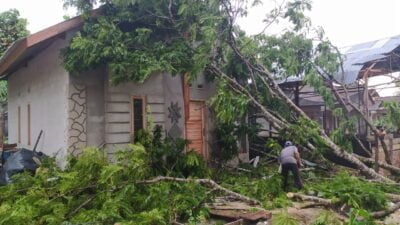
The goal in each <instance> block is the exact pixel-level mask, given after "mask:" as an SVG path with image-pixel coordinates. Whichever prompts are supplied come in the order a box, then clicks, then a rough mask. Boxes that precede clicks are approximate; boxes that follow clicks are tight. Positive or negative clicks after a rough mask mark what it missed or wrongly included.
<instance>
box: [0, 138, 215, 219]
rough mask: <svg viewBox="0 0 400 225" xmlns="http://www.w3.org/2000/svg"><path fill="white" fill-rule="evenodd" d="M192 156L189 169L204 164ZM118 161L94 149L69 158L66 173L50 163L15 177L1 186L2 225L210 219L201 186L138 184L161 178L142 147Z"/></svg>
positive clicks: (167, 183)
mask: <svg viewBox="0 0 400 225" xmlns="http://www.w3.org/2000/svg"><path fill="white" fill-rule="evenodd" d="M190 157H192V156H188V157H187V158H185V160H184V161H185V163H186V164H185V165H188V166H189V165H191V166H192V167H193V168H195V167H196V165H199V164H196V163H194V162H193V161H195V160H193V159H190V160H189V158H190ZM116 158H117V162H116V163H114V164H110V163H108V162H107V157H106V154H105V153H104V152H103V151H101V150H98V149H91V148H89V149H85V150H84V151H83V154H82V155H81V156H79V157H77V158H75V157H72V158H70V159H69V166H68V167H67V168H66V169H65V170H64V171H61V170H59V169H58V168H57V167H56V166H55V165H54V163H52V162H47V163H44V164H43V165H42V166H41V167H40V168H39V169H38V171H37V173H36V175H35V176H31V175H29V174H18V175H16V176H15V177H14V183H12V184H10V185H8V186H3V187H0V202H1V205H0V224H12V225H14V224H19V225H24V224H54V225H56V224H57V225H59V224H83V223H91V224H114V223H121V224H143V225H145V224H149V225H152V224H170V223H171V222H172V221H173V220H175V219H182V220H186V221H189V220H190V221H197V220H198V219H199V218H201V217H203V216H204V215H205V214H207V210H206V209H205V208H204V207H203V204H202V203H203V202H205V201H208V200H209V197H208V196H209V195H208V194H207V191H208V190H207V189H206V188H205V187H202V186H201V185H199V184H197V183H173V182H160V183H155V184H140V183H138V181H140V180H144V179H149V178H150V177H152V175H153V174H157V172H156V171H153V168H152V167H151V165H152V164H151V163H150V162H151V160H154V159H153V158H152V157H151V154H150V153H149V152H147V151H146V149H145V148H144V147H143V146H141V145H130V146H129V149H127V150H126V151H122V152H120V153H119V154H118V155H117V157H116ZM196 159H197V158H196ZM191 160H192V161H191ZM190 161H191V163H190ZM193 193H196V194H195V195H194V194H193Z"/></svg>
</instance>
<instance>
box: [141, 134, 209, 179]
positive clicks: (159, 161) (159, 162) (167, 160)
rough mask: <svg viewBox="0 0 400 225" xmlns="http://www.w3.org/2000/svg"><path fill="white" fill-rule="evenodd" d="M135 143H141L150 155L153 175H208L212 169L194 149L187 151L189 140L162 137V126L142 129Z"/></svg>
mask: <svg viewBox="0 0 400 225" xmlns="http://www.w3.org/2000/svg"><path fill="white" fill-rule="evenodd" d="M135 143H141V144H143V146H144V147H145V149H146V152H147V154H148V155H149V163H150V165H151V168H152V171H153V173H152V175H166V176H178V177H182V176H183V177H188V176H193V177H203V178H204V177H208V176H209V174H210V169H209V168H208V166H207V163H206V162H205V161H204V159H203V158H202V157H201V156H199V155H198V154H197V153H196V152H194V151H189V152H186V151H185V149H186V147H187V141H186V140H184V139H181V138H175V139H173V138H170V137H165V138H163V137H162V127H161V126H156V127H155V128H154V130H153V132H152V133H151V132H148V131H147V130H140V131H139V132H138V134H137V136H136V137H135Z"/></svg>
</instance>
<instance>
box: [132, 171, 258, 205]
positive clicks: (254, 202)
mask: <svg viewBox="0 0 400 225" xmlns="http://www.w3.org/2000/svg"><path fill="white" fill-rule="evenodd" d="M162 181H174V182H194V183H198V184H201V185H208V186H210V187H213V188H214V189H215V190H218V191H221V192H224V193H225V194H227V195H230V196H233V197H235V198H236V199H238V200H241V201H244V202H247V203H249V204H252V205H261V203H260V202H259V201H258V200H255V199H252V198H249V197H247V196H244V195H241V194H239V193H236V192H233V191H231V190H229V189H226V188H224V187H222V186H221V185H219V184H217V183H216V182H215V181H213V180H211V179H192V178H177V177H164V176H158V177H156V178H154V179H151V180H143V181H138V182H137V184H154V183H158V182H162Z"/></svg>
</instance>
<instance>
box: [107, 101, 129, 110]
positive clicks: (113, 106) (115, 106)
mask: <svg viewBox="0 0 400 225" xmlns="http://www.w3.org/2000/svg"><path fill="white" fill-rule="evenodd" d="M130 107H131V105H130V104H129V102H126V103H122V102H118V103H115V102H110V103H107V106H106V112H126V113H130Z"/></svg>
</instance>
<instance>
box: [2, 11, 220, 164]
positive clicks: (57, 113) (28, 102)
mask: <svg viewBox="0 0 400 225" xmlns="http://www.w3.org/2000/svg"><path fill="white" fill-rule="evenodd" d="M82 24H83V21H82V19H81V18H80V17H75V18H72V19H70V20H67V21H64V22H62V23H59V24H57V25H54V26H52V27H49V28H47V29H44V30H42V31H40V32H38V33H35V34H32V35H29V36H28V37H26V38H23V39H21V40H18V41H16V42H15V43H14V44H13V45H12V46H11V47H10V48H9V49H8V51H7V52H6V53H5V55H4V56H3V58H1V59H0V75H1V79H3V80H7V81H8V99H9V100H8V127H9V142H10V143H17V144H18V146H19V147H26V148H30V149H32V147H33V145H34V144H35V141H36V138H37V136H38V134H39V132H40V131H41V130H43V136H42V138H41V139H40V142H39V145H38V150H40V151H42V152H44V153H46V154H47V155H56V156H57V158H59V159H64V158H65V156H66V155H68V154H74V155H76V154H79V153H80V151H81V150H82V148H84V147H86V146H95V147H104V148H105V149H107V153H108V154H110V155H112V154H113V153H114V152H115V151H117V150H118V149H121V148H123V147H124V146H126V145H127V144H128V143H131V142H132V137H133V135H134V134H135V133H136V132H137V131H138V130H140V129H145V128H146V127H147V126H148V124H150V123H151V124H154V125H160V126H162V128H163V130H164V131H165V135H168V136H171V137H182V138H185V139H187V140H189V141H190V142H191V144H189V147H188V148H190V149H195V150H196V151H197V152H198V153H199V154H201V155H202V156H204V157H205V158H208V157H209V155H210V151H211V147H210V145H211V144H210V143H212V130H213V122H212V121H213V114H212V111H211V110H210V108H209V107H208V106H207V104H206V101H207V100H208V99H209V98H210V97H211V96H212V95H213V93H214V90H215V85H214V83H212V82H211V83H210V82H207V81H206V79H205V78H204V76H202V75H199V76H198V78H197V80H195V81H193V82H191V84H189V83H188V82H186V81H185V78H184V76H182V75H175V76H173V75H171V74H168V73H163V72H160V73H155V74H153V75H151V76H150V77H149V78H148V79H147V80H146V81H145V82H143V83H134V82H127V83H122V84H120V85H116V86H114V85H112V84H111V83H110V81H109V75H108V72H107V68H105V67H104V68H97V69H96V70H93V71H88V72H85V73H82V74H70V73H68V72H67V71H66V70H65V69H64V68H63V66H62V59H61V57H60V50H62V49H63V48H64V47H66V46H67V45H68V44H69V42H70V40H71V38H72V37H73V36H74V34H75V33H76V32H77V31H78V30H79V29H80V28H81V27H82Z"/></svg>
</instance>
